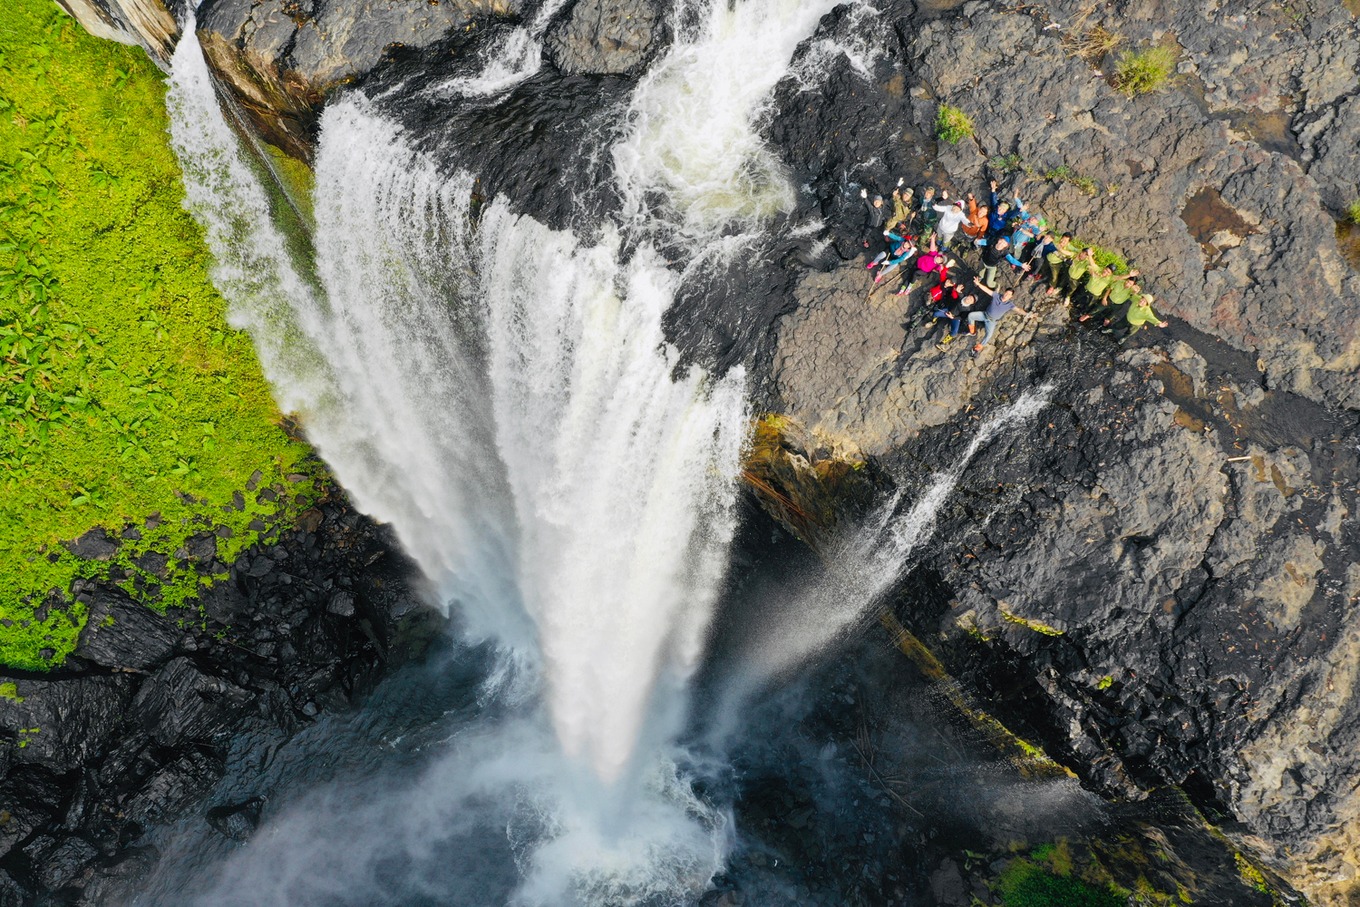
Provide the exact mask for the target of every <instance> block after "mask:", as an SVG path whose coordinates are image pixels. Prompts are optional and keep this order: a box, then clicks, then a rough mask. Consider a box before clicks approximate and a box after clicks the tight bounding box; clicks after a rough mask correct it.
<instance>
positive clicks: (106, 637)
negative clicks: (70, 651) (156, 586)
mask: <svg viewBox="0 0 1360 907" xmlns="http://www.w3.org/2000/svg"><path fill="white" fill-rule="evenodd" d="M183 635H184V634H183V632H182V631H181V630H180V629H179V628H178V627H175V626H173V625H171V624H170V623H169V622H167V621H166V619H165V618H164V617H162V616H161V615H159V614H157V613H156V612H154V611H152V610H151V609H149V608H147V607H146V606H145V605H139V604H137V603H136V602H134V601H133V600H132V599H130V598H128V596H127V595H126V594H125V593H124V592H123V591H122V590H120V589H110V588H108V587H104V586H96V587H95V591H94V593H93V594H92V596H91V600H90V602H89V603H88V604H87V605H86V618H85V630H84V632H82V633H81V635H80V642H79V643H78V645H77V646H76V650H75V657H76V658H78V659H81V660H82V661H87V662H91V663H93V664H96V665H99V666H101V667H103V668H110V669H123V670H127V669H131V670H138V671H145V670H148V669H150V668H152V667H155V666H156V665H159V664H161V663H163V662H164V661H165V660H166V659H167V658H168V657H169V655H170V652H171V651H172V650H173V649H174V647H175V643H176V642H177V641H178V640H179V639H180V638H181V637H182V636H183Z"/></svg>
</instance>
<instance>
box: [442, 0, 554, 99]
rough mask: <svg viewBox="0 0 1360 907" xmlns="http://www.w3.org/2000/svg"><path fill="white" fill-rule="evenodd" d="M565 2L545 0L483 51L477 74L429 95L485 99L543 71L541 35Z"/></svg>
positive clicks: (443, 84)
mask: <svg viewBox="0 0 1360 907" xmlns="http://www.w3.org/2000/svg"><path fill="white" fill-rule="evenodd" d="M566 3H567V0H547V2H545V3H544V4H543V6H542V7H541V8H540V9H539V10H538V12H537V13H535V14H534V17H533V18H532V19H530V20H529V21H528V22H527V23H525V24H524V25H520V26H516V27H515V28H513V29H511V30H510V31H509V32H508V33H507V34H506V35H505V36H504V37H502V38H501V39H500V40H499V41H497V42H496V43H495V44H493V45H492V46H491V47H489V48H487V49H486V50H485V51H484V55H485V57H486V64H485V65H484V66H483V67H482V68H481V70H480V71H478V73H477V74H476V75H472V76H459V77H458V78H455V79H449V80H447V81H445V82H441V83H439V84H438V85H436V86H435V87H434V88H432V89H430V91H431V93H432V94H437V95H444V96H458V97H464V98H486V97H492V96H494V95H498V94H501V93H502V92H506V91H509V90H510V89H511V88H514V87H515V86H516V85H518V84H520V83H521V82H523V81H525V80H526V79H529V78H531V77H532V76H534V75H535V74H536V73H537V72H538V71H539V70H540V69H542V68H543V35H544V33H545V32H547V30H548V26H549V25H551V24H552V21H553V19H554V18H556V16H557V14H558V12H559V11H560V10H561V9H562V7H563V6H565V5H566Z"/></svg>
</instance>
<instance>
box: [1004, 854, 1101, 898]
mask: <svg viewBox="0 0 1360 907" xmlns="http://www.w3.org/2000/svg"><path fill="white" fill-rule="evenodd" d="M997 887H998V889H999V891H1000V894H1001V903H1002V904H1004V905H1006V907H1124V905H1125V904H1126V903H1127V899H1126V898H1124V897H1122V896H1120V894H1119V893H1118V892H1117V891H1115V889H1114V888H1113V887H1111V886H1108V885H1106V886H1094V885H1088V884H1086V883H1085V882H1083V881H1081V880H1080V879H1076V878H1072V877H1070V876H1069V877H1064V876H1059V875H1055V874H1053V873H1051V872H1048V871H1047V870H1045V869H1043V868H1041V867H1040V866H1038V865H1036V864H1035V863H1033V862H1031V861H1029V860H1025V859H1017V860H1013V861H1012V862H1011V864H1010V865H1009V866H1007V867H1006V870H1005V872H1003V873H1002V874H1001V879H1000V882H999V884H998V886H997Z"/></svg>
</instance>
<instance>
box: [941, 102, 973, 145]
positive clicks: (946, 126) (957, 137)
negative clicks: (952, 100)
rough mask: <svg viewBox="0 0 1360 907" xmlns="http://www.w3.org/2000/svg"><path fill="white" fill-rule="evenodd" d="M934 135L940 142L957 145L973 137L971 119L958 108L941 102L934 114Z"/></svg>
mask: <svg viewBox="0 0 1360 907" xmlns="http://www.w3.org/2000/svg"><path fill="white" fill-rule="evenodd" d="M935 135H936V137H937V138H939V139H940V141H942V142H948V143H949V144H951V145H957V144H958V143H959V142H962V141H963V140H964V139H968V138H972V137H973V121H972V120H971V119H969V118H968V114H966V113H964V112H963V111H962V110H960V109H959V108H957V107H950V106H949V105H948V104H941V105H940V110H939V112H938V113H937V114H936V115H935Z"/></svg>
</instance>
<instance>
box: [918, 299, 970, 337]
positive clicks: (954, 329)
mask: <svg viewBox="0 0 1360 907" xmlns="http://www.w3.org/2000/svg"><path fill="white" fill-rule="evenodd" d="M976 305H977V297H976V296H974V295H973V294H972V293H969V294H968V295H967V296H963V297H961V298H960V297H959V296H958V295H957V294H955V297H954V299H953V300H951V302H950V304H949V305H947V306H944V307H941V308H937V309H935V315H934V318H932V319H931V322H930V324H929V325H927V328H926V336H927V337H929V336H930V334H931V333H932V332H933V331H934V330H935V329H936V327H939V326H941V324H942V322H946V321H947V322H949V333H948V334H945V335H944V336H943V337H941V338H940V342H939V343H937V344H935V349H937V350H943V349H944V348H945V347H947V346H949V344H951V343H953V342H954V338H955V337H957V336H959V328H960V327H962V326H963V320H964V319H965V318H967V317H968V316H969V315H971V314H972V313H973V307H974V306H976Z"/></svg>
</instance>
